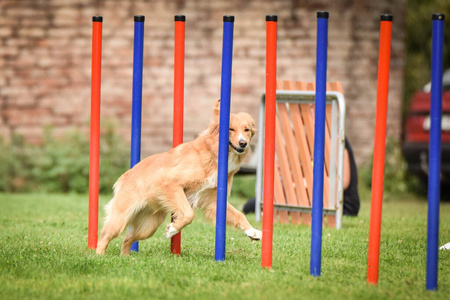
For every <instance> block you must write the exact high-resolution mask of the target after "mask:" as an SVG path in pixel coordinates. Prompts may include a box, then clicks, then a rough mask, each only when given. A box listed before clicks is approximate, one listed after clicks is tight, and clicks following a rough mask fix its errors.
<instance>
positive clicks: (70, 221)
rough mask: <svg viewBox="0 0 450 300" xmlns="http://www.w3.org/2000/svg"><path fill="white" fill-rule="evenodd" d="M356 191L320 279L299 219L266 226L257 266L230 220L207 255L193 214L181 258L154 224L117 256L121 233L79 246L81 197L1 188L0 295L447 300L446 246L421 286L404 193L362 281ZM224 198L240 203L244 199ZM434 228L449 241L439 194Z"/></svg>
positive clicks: (449, 259) (209, 237)
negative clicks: (149, 233)
mask: <svg viewBox="0 0 450 300" xmlns="http://www.w3.org/2000/svg"><path fill="white" fill-rule="evenodd" d="M362 194H363V198H364V199H366V200H363V202H362V210H361V213H360V216H359V217H357V218H347V217H346V218H344V223H343V229H342V230H339V231H338V230H334V229H328V228H324V231H323V252H322V276H321V277H319V278H314V277H311V276H310V275H309V257H310V255H309V252H310V232H311V230H310V228H309V227H306V226H293V225H279V224H278V225H275V228H274V253H273V268H272V269H271V270H266V269H262V268H261V266H260V256H261V243H260V242H252V241H250V240H249V239H248V238H246V237H245V236H244V235H243V234H242V233H241V232H240V231H238V230H233V229H231V228H229V229H228V231H227V245H226V260H225V262H221V263H217V262H215V261H214V235H215V230H214V227H213V226H212V225H211V224H209V223H208V222H206V221H205V220H204V219H203V218H202V217H201V214H199V215H200V217H198V218H196V220H195V221H194V222H193V223H192V224H191V225H189V226H188V227H187V228H186V229H185V230H183V235H182V249H181V251H182V253H181V257H175V256H173V255H171V254H170V249H169V242H168V240H166V239H165V238H164V237H163V228H160V229H158V231H157V232H156V233H155V235H154V236H153V237H152V238H150V239H148V240H146V241H143V242H141V243H140V249H141V251H140V252H139V253H133V254H132V255H130V256H128V257H122V256H120V245H121V242H122V238H123V236H122V237H120V238H117V239H115V240H113V241H112V243H111V244H110V247H109V248H108V250H107V253H106V255H105V256H97V255H95V254H94V251H93V250H89V249H87V215H88V214H87V213H88V209H87V203H88V202H87V201H88V200H87V199H88V197H87V196H84V195H81V196H80V195H58V194H50V195H46V194H0V249H1V250H0V299H124V298H125V299H129V298H136V299H144V298H149V299H174V298H178V299H299V298H302V299H340V298H345V299H380V298H381V299H383V298H393V299H424V298H429V299H446V298H447V297H448V295H449V292H450V251H440V253H439V255H440V261H439V287H438V291H437V292H428V291H426V290H425V258H426V228H427V225H426V222H427V220H426V213H427V208H426V202H425V201H424V200H423V199H414V198H409V197H408V196H406V195H405V196H403V197H402V198H398V199H386V200H385V201H384V204H383V224H382V240H381V256H380V277H379V284H378V286H373V285H369V284H367V283H366V262H367V244H368V230H369V209H370V207H369V206H370V203H369V201H368V200H367V199H368V198H369V197H367V193H364V192H363V193H362ZM107 201H108V198H107V197H103V196H102V197H101V199H100V207H102V206H103V205H104V204H105V203H106V202H107ZM232 202H233V203H234V204H236V206H238V207H239V208H241V207H242V204H243V203H244V199H237V198H234V199H232ZM102 216H103V213H102V215H101V216H100V217H101V218H102ZM249 220H250V221H251V222H252V223H253V224H254V225H255V226H256V227H257V228H261V224H260V223H255V222H254V216H253V215H251V216H250V217H249ZM100 223H101V222H100ZM440 229H441V230H440V241H441V243H444V242H449V241H450V203H448V202H447V203H442V204H441V222H440Z"/></svg>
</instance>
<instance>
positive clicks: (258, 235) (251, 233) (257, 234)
mask: <svg viewBox="0 0 450 300" xmlns="http://www.w3.org/2000/svg"><path fill="white" fill-rule="evenodd" d="M244 233H245V235H246V236H248V237H249V238H251V239H252V240H261V239H262V232H261V231H260V230H258V229H255V228H251V229H248V230H246V231H244Z"/></svg>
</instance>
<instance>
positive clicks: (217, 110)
mask: <svg viewBox="0 0 450 300" xmlns="http://www.w3.org/2000/svg"><path fill="white" fill-rule="evenodd" d="M213 115H214V121H216V122H219V116H220V99H217V100H216V102H215V103H214V109H213Z"/></svg>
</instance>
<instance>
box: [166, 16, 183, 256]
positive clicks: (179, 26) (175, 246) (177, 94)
mask: <svg viewBox="0 0 450 300" xmlns="http://www.w3.org/2000/svg"><path fill="white" fill-rule="evenodd" d="M185 22H186V16H183V15H176V16H175V44H174V76H173V77H174V78H173V148H175V147H176V146H178V145H180V144H182V143H183V108H184V44H185V43H184V27H185V26H184V25H185ZM173 221H174V219H173V217H172V222H173ZM170 252H171V253H172V254H177V255H180V254H181V232H179V233H177V234H176V235H174V236H173V237H172V239H171V241H170Z"/></svg>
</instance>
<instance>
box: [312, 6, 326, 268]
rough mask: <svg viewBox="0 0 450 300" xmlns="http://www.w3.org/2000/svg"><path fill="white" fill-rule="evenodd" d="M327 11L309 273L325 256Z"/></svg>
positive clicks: (321, 25)
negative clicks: (324, 169)
mask: <svg viewBox="0 0 450 300" xmlns="http://www.w3.org/2000/svg"><path fill="white" fill-rule="evenodd" d="M327 47H328V12H326V11H319V12H317V56H316V96H315V118H314V166H313V194H312V196H313V201H312V224H311V263H310V275H312V276H320V267H321V256H322V219H323V167H324V152H325V151H324V144H325V109H326V90H327Z"/></svg>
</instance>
